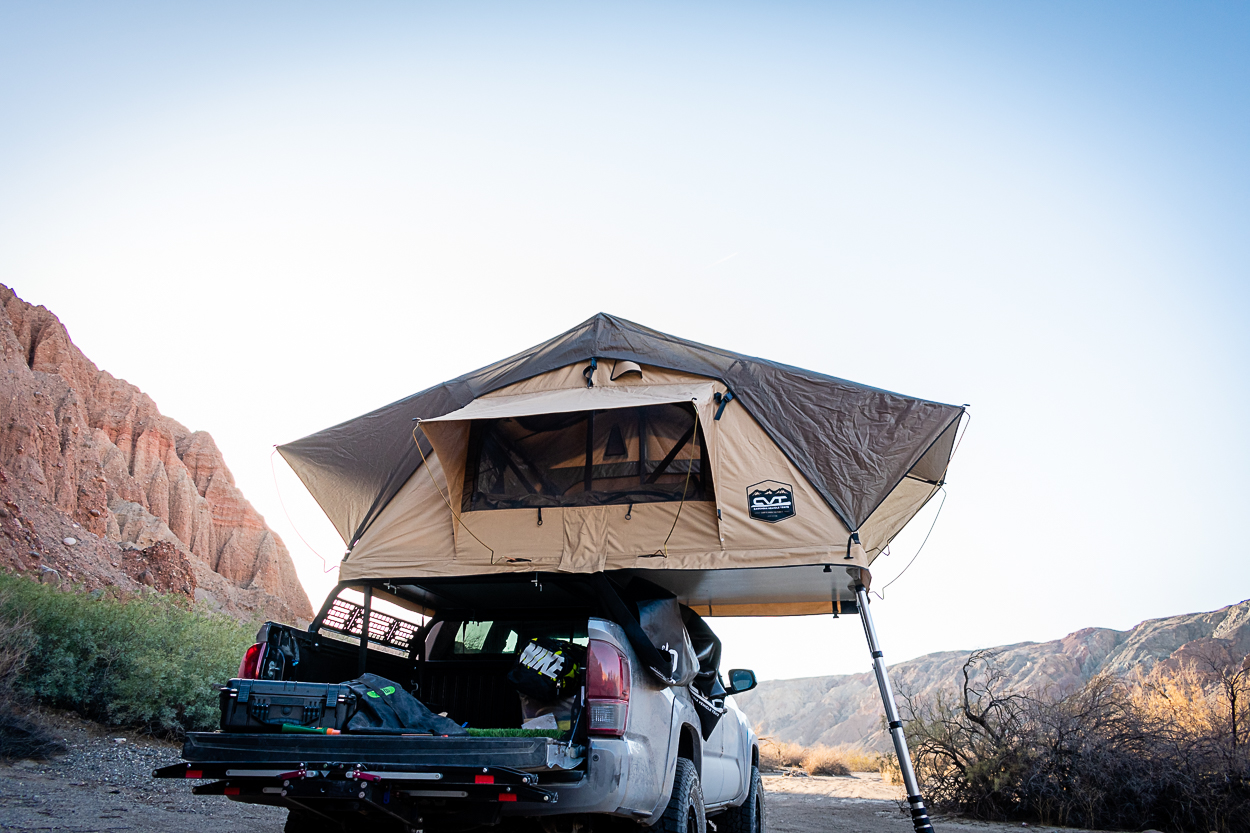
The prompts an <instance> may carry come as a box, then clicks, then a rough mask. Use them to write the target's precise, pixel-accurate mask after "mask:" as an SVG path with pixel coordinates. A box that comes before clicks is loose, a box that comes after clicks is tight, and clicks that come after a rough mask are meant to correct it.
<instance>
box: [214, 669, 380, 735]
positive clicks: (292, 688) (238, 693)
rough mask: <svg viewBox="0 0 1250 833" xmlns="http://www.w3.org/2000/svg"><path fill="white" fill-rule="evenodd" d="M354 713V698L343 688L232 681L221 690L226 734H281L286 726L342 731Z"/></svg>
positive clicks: (273, 682)
mask: <svg viewBox="0 0 1250 833" xmlns="http://www.w3.org/2000/svg"><path fill="white" fill-rule="evenodd" d="M355 712H356V695H355V694H353V693H352V691H351V689H349V688H348V687H347V686H345V685H330V684H327V683H298V682H283V681H281V680H231V681H230V684H229V685H228V686H226V687H225V688H223V689H222V690H221V728H222V730H223V731H226V732H280V731H282V726H283V724H285V723H290V724H293V725H295V726H303V727H305V728H309V729H338V730H340V731H341V730H342V729H343V728H344V727H345V726H346V725H347V721H348V720H350V719H351V717H352V715H353V714H354V713H355Z"/></svg>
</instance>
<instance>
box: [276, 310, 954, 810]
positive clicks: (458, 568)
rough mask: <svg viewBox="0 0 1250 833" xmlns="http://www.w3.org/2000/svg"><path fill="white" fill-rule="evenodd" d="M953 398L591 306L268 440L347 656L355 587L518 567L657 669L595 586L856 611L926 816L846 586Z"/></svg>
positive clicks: (427, 591) (706, 608) (466, 591)
mask: <svg viewBox="0 0 1250 833" xmlns="http://www.w3.org/2000/svg"><path fill="white" fill-rule="evenodd" d="M963 413H964V411H963V408H960V407H956V406H952V405H943V404H940V403H936V402H928V401H925V400H922V399H916V398H913V397H908V396H902V395H899V394H895V393H890V392H888V391H883V390H878V389H876V388H871V387H867V386H864V385H858V384H855V383H853V382H847V381H844V380H842V379H836V378H833V377H830V376H824V375H821V374H819V373H813V372H811V371H807V370H801V369H799V368H795V367H789V366H787V365H782V364H777V363H775V362H769V361H765V360H762V359H755V358H751V357H748V356H742V355H738V354H736V353H731V352H728V351H725V350H718V349H716V348H712V347H706V346H704V345H701V344H695V343H693V342H689V341H684V340H682V339H678V338H674V337H672V336H669V335H665V334H663V333H659V332H656V331H654V330H648V329H646V328H644V327H640V326H638V325H636V324H632V323H630V322H628V321H624V320H622V319H619V318H615V317H613V316H610V315H604V314H600V315H596V316H595V317H594V318H591V319H590V320H589V321H586V322H584V323H583V324H581V325H579V326H577V327H575V328H573V329H572V330H569V331H568V332H566V333H564V334H562V335H559V336H557V337H555V338H553V339H551V340H550V341H547V342H544V343H542V344H540V345H538V346H536V347H533V348H531V349H529V350H526V351H523V352H521V353H518V354H517V355H515V356H512V357H510V358H507V359H504V360H503V361H500V362H497V363H495V364H493V365H490V366H489V367H485V368H482V369H481V370H476V371H474V372H472V373H468V374H466V375H464V376H461V377H460V378H458V379H453V380H451V381H449V382H445V383H443V384H441V385H437V386H435V387H433V388H430V389H428V390H425V391H422V392H421V393H417V394H414V395H412V396H410V397H408V398H406V399H402V400H400V401H398V402H395V403H392V404H391V405H387V406H386V407H384V408H379V409H378V410H376V411H373V412H371V413H368V414H365V415H364V416H361V417H358V418H356V419H353V420H349V421H348V422H345V423H343V424H341V425H337V426H335V427H333V428H328V429H326V430H324V431H320V432H318V433H316V434H313V435H311V436H309V437H305V438H304V439H301V440H297V441H295V442H293V443H289V444H287V445H284V446H280V447H279V451H280V452H281V453H282V455H283V457H284V458H285V459H286V461H287V462H288V463H289V464H290V465H291V467H292V468H293V469H294V470H295V472H296V474H297V475H299V477H300V479H301V480H302V481H303V482H304V484H305V485H306V486H307V487H308V489H309V491H310V492H311V493H312V495H313V497H314V498H316V500H317V501H318V503H320V505H321V507H322V508H323V509H324V510H325V512H326V515H327V516H328V517H329V518H330V520H331V521H332V522H333V523H334V525H335V528H336V529H338V531H339V533H340V534H341V535H342V536H343V540H344V541H345V542H346V543H347V545H348V553H347V555H346V556H345V557H344V560H343V563H342V567H341V572H340V578H341V583H340V589H343V588H349V587H359V588H361V589H362V590H363V591H364V606H363V608H361V610H362V618H360V619H359V620H353V621H355V622H356V624H355V630H352V629H351V628H347V631H348V632H351V633H355V634H358V635H359V639H360V657H361V670H362V671H363V670H364V668H365V656H366V648H367V646H368V643H369V642H370V640H374V641H376V640H377V639H379V638H381V637H378V636H375V635H374V634H373V632H372V630H371V625H370V618H369V617H370V605H371V599H372V598H373V597H374V596H375V595H378V596H382V597H384V598H388V599H390V600H392V601H395V602H398V603H400V604H402V605H405V606H407V607H409V608H412V609H415V610H418V611H421V612H426V613H428V612H433V611H437V610H440V609H443V610H445V609H447V608H448V607H452V608H459V609H461V610H464V609H473V608H478V607H482V608H485V609H490V606H491V604H492V600H498V599H503V598H515V595H511V596H509V595H508V594H509V593H510V592H514V589H515V586H516V585H517V583H518V580H520V579H521V578H522V576H526V575H531V574H532V576H533V582H534V584H535V586H536V587H537V589H538V590H539V591H541V589H542V588H541V586H539V585H540V583H541V581H542V580H544V579H543V577H550V582H551V585H552V587H551V591H550V593H549V596H548V597H547V598H548V599H549V600H550V602H556V603H558V602H557V598H563V599H564V600H565V601H564V603H566V604H575V603H581V602H583V601H586V599H587V598H590V597H593V598H594V600H595V601H596V604H598V605H600V606H601V607H602V609H603V610H605V615H608V616H609V617H610V618H612V619H613V621H616V622H617V623H618V624H620V625H621V626H622V627H623V628H625V630H626V632H627V634H628V635H629V640H630V643H631V645H632V646H633V647H634V648H635V650H637V651H638V655H639V657H640V658H642V660H643V662H644V663H646V664H647V665H648V666H649V667H650V668H651V669H652V670H653V671H654V672H655V674H656V676H657V677H658V678H660V679H661V680H662V681H663V682H664V684H666V685H676V684H678V682H679V680H678V679H677V677H678V674H677V663H676V661H675V660H674V664H673V669H672V670H670V671H667V672H666V671H664V670H662V669H661V666H663V665H664V658H663V657H662V656H661V654H660V653H659V651H658V649H657V648H656V644H659V643H653V641H652V639H651V637H650V636H649V635H648V634H647V633H645V632H644V631H645V627H643V628H641V629H640V621H639V620H645V618H646V617H645V616H644V615H643V614H642V612H641V611H642V607H635V608H633V609H631V608H630V607H629V606H628V605H626V604H625V603H624V601H623V600H622V598H621V597H620V594H619V593H618V591H617V589H616V588H618V587H620V588H626V587H636V586H640V585H642V586H645V587H646V588H651V589H652V590H654V591H656V592H658V593H661V594H663V597H662V598H661V597H659V596H654V595H653V596H650V597H648V598H656V599H660V601H661V602H662V603H663V604H672V603H673V600H674V599H675V600H676V601H677V602H680V603H681V604H684V605H686V606H688V607H689V608H690V609H691V611H692V614H691V615H693V616H696V617H697V616H699V615H702V616H751V615H768V616H772V615H799V614H815V613H826V614H828V613H833V614H837V613H840V612H848V613H849V612H857V613H859V614H860V618H861V620H862V622H863V625H864V632H865V635H866V636H867V639H868V644H869V649H870V651H871V654H872V657H873V666H874V671H875V673H876V677H877V682H878V685H879V687H880V689H881V695H882V700H883V703H884V706H885V712H886V719H887V722H888V724H889V728H890V734H891V737H892V739H893V741H894V745H895V750H896V752H897V753H898V757H899V766H900V768H901V769H902V775H903V781H904V784H905V786H906V788H907V792H908V801H909V803H910V804H911V809H912V816H913V826H914V827H915V828H916V830H917V831H918V833H931V831H932V828H931V826H930V824H929V820H928V815H927V812H926V810H925V807H924V802H923V801H922V799H921V797H920V794H919V787H918V785H917V783H916V778H915V774H914V772H913V771H912V767H911V762H910V759H909V757H908V754H907V748H906V742H905V739H904V737H903V732H902V723H901V722H900V721H899V717H898V713H897V709H896V707H895V704H894V698H893V694H892V692H891V690H890V684H889V679H888V677H887V675H886V668H885V660H884V657H883V654H882V652H881V650H880V646H879V645H878V644H877V637H876V632H875V630H874V629H873V624H872V617H871V615H870V613H869V610H868V592H867V587H866V585H867V584H868V583H869V580H870V576H869V568H870V567H871V565H872V563H873V561H874V560H875V559H876V558H877V557H878V556H879V555H880V554H881V553H882V551H883V550H884V549H885V547H886V546H887V545H888V544H889V542H890V541H891V540H892V539H893V538H894V536H895V535H897V534H898V533H899V531H900V530H902V529H903V527H904V526H905V525H906V524H907V522H908V521H909V520H911V518H912V517H914V516H915V514H916V513H917V512H918V511H919V510H920V509H921V507H923V506H924V505H925V503H926V502H928V500H929V499H930V498H932V497H933V496H934V494H936V492H937V491H938V489H940V488H941V486H942V484H943V481H944V480H945V477H946V469H947V466H948V464H949V462H950V458H951V455H952V453H953V452H954V448H955V445H956V433H957V431H958V430H959V424H960V422H961V418H962V416H963ZM609 577H611V578H609ZM470 578H471V580H470ZM640 579H641V580H645V581H637V580H640ZM509 585H511V587H512V588H513V590H512V591H510V590H509ZM648 592H650V591H648ZM560 594H563V595H562V596H560ZM533 595H534V594H532V593H531V598H532V597H533ZM331 601H333V598H332V599H330V600H327V606H326V607H323V608H322V612H321V614H320V616H319V619H318V622H320V620H321V619H324V618H325V616H326V615H327V611H328V610H329V605H330V603H331ZM544 604H547V602H544ZM317 624H318V623H314V628H315V627H316V626H317ZM642 624H645V623H642ZM673 653H674V654H675V653H676V652H673Z"/></svg>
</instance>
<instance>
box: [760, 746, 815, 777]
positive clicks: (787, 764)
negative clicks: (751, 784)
mask: <svg viewBox="0 0 1250 833" xmlns="http://www.w3.org/2000/svg"><path fill="white" fill-rule="evenodd" d="M806 753H807V747H805V746H799V745H798V744H797V743H784V742H781V741H777V740H773V739H772V738H760V769H761V770H762V771H764V772H780V771H781V770H785V769H793V768H794V767H797V766H799V765H800V764H801V763H802V762H803V756H804V755H805V754H806Z"/></svg>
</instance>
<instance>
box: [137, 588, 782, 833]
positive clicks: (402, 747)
mask: <svg viewBox="0 0 1250 833" xmlns="http://www.w3.org/2000/svg"><path fill="white" fill-rule="evenodd" d="M642 584H644V585H645V584H646V583H645V582H642ZM422 585H423V586H422V590H423V592H424V594H425V595H424V596H423V606H422V609H423V610H424V611H426V612H427V613H430V614H432V615H430V616H429V617H428V619H427V620H426V621H425V622H424V623H423V624H417V623H415V622H408V621H405V620H404V619H403V618H401V617H399V616H391V615H387V614H384V613H381V612H379V611H377V610H375V609H372V605H371V602H370V599H371V598H374V595H373V594H374V592H375V588H374V587H372V586H370V585H368V584H367V583H366V584H362V583H359V582H357V583H356V584H354V585H352V587H351V588H348V587H346V586H344V587H342V588H340V591H339V593H336V594H332V595H331V598H330V599H329V600H328V601H327V603H326V605H325V607H323V609H322V611H321V613H320V615H319V616H318V617H317V619H316V620H315V621H314V622H313V624H312V626H311V627H310V628H309V629H308V630H307V631H304V630H299V629H295V628H291V627H288V626H284V625H279V624H275V623H269V624H266V625H265V626H263V627H262V628H261V631H260V633H259V635H258V641H257V644H256V645H254V646H253V647H252V648H251V649H250V650H249V652H248V656H247V657H246V658H245V659H244V662H243V664H242V667H241V668H240V674H239V679H236V680H231V681H230V683H229V684H228V685H227V686H226V687H225V688H224V689H223V691H222V701H223V713H224V711H225V710H227V709H231V710H234V711H238V710H240V709H242V710H244V711H246V710H247V709H250V710H251V713H252V714H254V715H260V714H262V710H263V714H264V715H267V716H268V724H269V725H263V726H255V727H253V728H250V729H249V728H246V727H243V728H242V730H240V727H239V726H227V727H226V728H227V729H232V730H231V731H220V732H211V733H209V732H201V733H192V734H191V735H190V736H189V737H188V739H187V742H186V745H185V747H184V750H183V758H184V762H183V763H179V764H174V765H172V766H169V767H165V768H163V769H161V770H157V772H156V773H155V775H157V776H158V777H174V778H184V779H188V778H189V779H204V780H206V781H208V783H201V784H200V785H198V786H196V787H195V792H196V793H198V794H203V795H212V794H218V795H225V796H227V797H229V798H231V799H233V800H235V801H242V802H250V803H257V804H268V805H274V806H283V807H287V808H289V809H290V811H291V812H290V814H289V817H288V821H287V825H286V830H287V831H288V833H322V832H323V831H331V830H345V831H349V832H350V831H356V830H360V831H364V830H369V831H396V833H412V831H444V830H445V831H458V830H470V829H473V828H476V827H491V826H499V825H502V826H504V827H505V828H518V829H519V828H527V829H532V830H535V831H538V830H539V829H540V828H541V830H542V831H544V833H557V831H559V833H579V832H580V831H584V830H587V829H607V828H613V829H635V828H646V827H651V828H655V829H661V830H666V831H674V833H677V831H680V833H705V831H706V830H707V828H708V827H709V826H711V827H714V828H715V829H716V831H717V833H759V831H762V830H763V826H764V811H763V791H762V786H761V781H760V775H759V770H758V762H759V750H758V741H757V739H756V737H755V734H754V732H753V731H752V729H751V726H750V725H749V724H748V723H747V721H746V719H745V718H744V716H743V715H742V713H741V712H740V711H739V710H738V709H737V708H736V706H734V704H733V701H732V697H731V696H732V695H733V694H736V693H741V692H744V691H747V690H749V689H751V688H753V687H754V686H755V675H754V674H753V673H752V672H751V671H745V670H730V671H728V672H727V673H726V675H725V677H722V675H721V673H720V669H719V668H718V665H719V661H720V642H719V640H717V638H716V636H715V635H714V634H713V633H712V631H711V630H710V629H709V628H708V626H707V625H706V623H705V622H704V621H703V620H702V619H701V618H700V617H699V616H697V615H696V614H695V613H694V612H693V611H691V610H689V609H688V608H684V607H681V606H679V605H678V604H677V602H676V601H674V600H672V599H671V597H669V598H668V599H665V598H652V599H638V598H635V597H631V596H630V594H629V593H628V592H626V591H625V588H620V590H621V592H620V594H619V595H618V594H617V592H616V591H617V589H618V588H617V587H616V586H615V585H608V584H607V582H606V580H605V579H602V578H600V581H599V582H598V583H597V584H596V583H595V582H594V581H587V577H586V576H575V577H569V576H558V575H550V574H545V573H544V574H538V573H534V574H525V575H520V576H512V577H500V576H492V577H486V578H483V577H477V578H471V577H470V578H462V579H455V580H433V581H429V580H427V581H425V582H422ZM634 589H636V588H634ZM362 590H363V592H364V594H365V598H364V599H363V604H361V603H356V602H354V601H351V600H349V598H348V597H350V596H352V593H353V592H357V593H358V592H360V591H362ZM344 591H347V592H346V593H344ZM376 592H377V593H378V594H379V595H382V594H385V593H386V587H385V584H384V583H381V582H379V584H378V587H377V588H376ZM604 593H607V594H608V595H609V596H612V598H610V599H608V600H605V599H604V598H603V594H604ZM643 595H647V594H646V593H644V594H643ZM659 595H661V596H662V595H663V594H662V592H661V594H659ZM635 596H636V594H635ZM354 598H356V599H358V600H359V599H360V596H359V595H357V596H354ZM621 620H624V621H623V622H622V621H621ZM665 628H667V629H668V630H667V631H665ZM362 632H366V633H368V634H369V639H367V640H364V639H361V638H360V634H361V633H362ZM535 637H541V638H549V639H552V638H554V639H560V640H564V641H566V642H567V643H572V644H575V645H578V646H582V647H584V649H585V651H586V660H585V668H584V671H583V672H582V675H581V676H580V677H579V678H578V679H577V681H576V689H575V694H574V696H573V697H572V700H573V701H574V711H573V715H572V719H571V720H570V721H566V722H565V723H564V724H561V725H560V726H559V727H558V728H556V729H555V730H554V731H549V732H546V733H540V732H536V731H526V730H523V729H521V728H520V727H521V724H522V722H523V714H522V703H521V698H520V697H519V696H518V694H517V691H516V689H515V688H514V687H513V685H512V684H511V683H510V682H509V680H508V674H509V671H510V669H512V668H513V667H515V665H516V662H517V657H518V653H519V652H520V651H521V650H522V649H523V648H524V647H525V646H526V645H527V644H529V642H530V640H531V639H533V638H535ZM657 657H658V658H659V659H657ZM648 660H650V662H648ZM657 664H659V665H663V666H664V667H661V668H655V666H656V665H657ZM365 671H367V672H369V673H371V674H375V675H377V676H380V677H383V678H386V679H389V680H393V681H395V682H396V683H397V684H398V685H400V686H402V687H403V688H404V689H405V690H406V691H409V692H411V693H412V694H414V695H415V696H416V697H417V698H418V699H419V700H420V701H421V702H422V703H423V704H424V705H425V706H426V707H428V708H429V709H430V710H431V711H432V712H433V713H435V714H438V713H442V714H445V715H446V716H447V717H449V718H450V719H451V720H453V721H455V723H456V724H457V725H463V726H464V727H466V731H467V732H468V733H469V734H467V735H447V736H439V735H436V734H424V733H402V732H399V733H391V734H356V733H353V732H351V731H345V732H343V733H342V734H333V733H331V734H320V733H314V732H320V731H324V729H321V730H319V729H315V728H313V729H309V728H308V726H309V725H321V726H324V725H326V724H325V720H324V715H325V713H327V712H331V713H332V712H333V711H334V709H335V708H336V706H341V705H342V703H343V700H344V699H345V698H344V697H343V695H342V694H341V691H342V689H341V687H340V686H338V685H337V684H339V683H342V682H343V681H345V680H348V679H351V678H353V677H356V676H358V675H359V673H361V672H365ZM726 678H727V679H726ZM726 681H727V682H728V685H726V684H725V683H726ZM275 684H280V685H279V686H278V689H275V688H274V686H275ZM282 691H287V692H289V695H290V696H288V697H287V698H285V699H284V698H283V697H282V696H281V694H282ZM326 691H330V692H331V694H330V696H329V698H328V700H327V702H326V703H325V705H324V706H323V705H322V704H321V702H322V700H323V699H326V695H325V692H326ZM310 692H312V695H313V698H314V699H315V700H316V703H317V705H316V706H309V705H308V703H309V702H311V701H309V700H308V695H309V693H310ZM301 698H302V699H301ZM318 698H320V699H318ZM330 700H333V701H336V702H329V701H330ZM244 701H247V702H246V703H245V702H244ZM283 710H285V714H287V715H288V717H286V718H282V717H279V718H277V719H274V717H273V716H274V715H280V714H281V713H283ZM341 712H342V709H341V708H340V713H341ZM283 722H285V723H287V724H289V725H285V726H281V725H279V724H282V723H283ZM224 723H225V721H223V725H224ZM301 724H303V725H301ZM566 726H567V728H565V727H566ZM275 729H278V730H277V731H275ZM709 818H713V819H714V823H713V824H712V825H708V823H707V819H709Z"/></svg>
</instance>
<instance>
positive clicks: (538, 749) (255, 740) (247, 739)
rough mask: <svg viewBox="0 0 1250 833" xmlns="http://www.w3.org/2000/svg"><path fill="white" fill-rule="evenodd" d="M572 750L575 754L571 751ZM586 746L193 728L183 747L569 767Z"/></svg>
mask: <svg viewBox="0 0 1250 833" xmlns="http://www.w3.org/2000/svg"><path fill="white" fill-rule="evenodd" d="M570 751H571V752H572V753H573V754H572V755H569V754H567V753H568V752H570ZM584 755H585V749H584V747H578V746H574V747H572V749H571V750H570V749H569V747H568V746H567V744H565V743H561V742H559V741H555V740H552V739H550V738H542V737H538V738H473V737H430V736H421V737H412V736H408V737H404V736H388V735H351V734H343V735H280V734H273V733H266V734H242V733H236V732H191V733H190V734H189V735H188V736H187V741H186V743H185V744H184V745H183V747H182V757H183V759H185V760H186V761H188V762H190V763H204V764H207V763H246V764H248V765H252V764H266V765H273V767H274V768H279V767H278V765H288V764H290V765H292V767H291V768H295V767H294V765H296V764H302V763H308V764H312V763H353V764H362V765H366V766H370V767H410V766H411V765H412V764H414V763H419V764H421V765H422V766H429V767H439V766H448V767H462V766H493V767H510V768H512V769H520V770H528V771H541V770H549V769H571V768H573V767H576V766H577V765H578V764H580V763H581V762H582V761H583V760H584Z"/></svg>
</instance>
